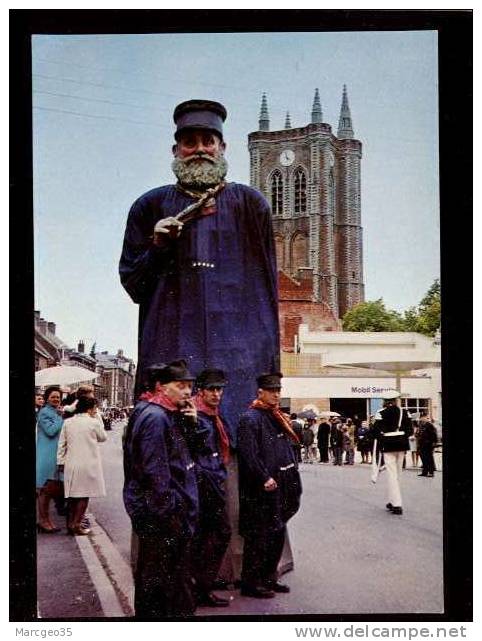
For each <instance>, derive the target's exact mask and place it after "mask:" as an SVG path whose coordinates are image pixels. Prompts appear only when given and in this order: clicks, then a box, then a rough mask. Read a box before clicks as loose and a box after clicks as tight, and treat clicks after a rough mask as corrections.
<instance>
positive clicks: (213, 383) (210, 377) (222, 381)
mask: <svg viewBox="0 0 482 641" xmlns="http://www.w3.org/2000/svg"><path fill="white" fill-rule="evenodd" d="M227 382H228V381H227V380H226V376H225V375H224V372H223V370H222V369H210V368H208V369H204V370H203V371H202V372H201V373H200V374H198V377H197V378H196V387H198V388H199V389H209V388H211V387H224V386H225V385H227Z"/></svg>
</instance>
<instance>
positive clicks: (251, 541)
mask: <svg viewBox="0 0 482 641" xmlns="http://www.w3.org/2000/svg"><path fill="white" fill-rule="evenodd" d="M282 376H283V375H282V374H281V373H280V372H275V373H271V374H262V375H260V376H258V378H257V379H256V380H257V383H258V394H257V399H256V400H255V401H253V402H252V403H251V405H250V408H249V409H248V411H247V412H245V413H244V414H243V415H242V416H241V419H240V423H239V436H238V449H239V492H240V512H239V532H240V534H241V536H242V537H243V538H244V554H243V567H242V572H241V594H242V595H243V596H250V597H254V598H271V597H273V596H275V593H277V592H285V593H286V592H289V587H288V586H286V585H283V584H282V583H279V582H278V576H277V567H278V563H279V560H280V558H281V554H282V551H283V545H284V542H285V536H286V523H287V522H288V520H289V519H290V518H291V517H292V516H293V515H294V514H296V512H297V511H298V509H299V505H300V497H301V479H300V475H299V472H298V464H297V462H296V457H295V454H294V450H293V446H292V443H297V441H298V438H297V436H296V434H295V433H294V431H293V429H292V427H291V422H290V420H289V418H288V416H287V415H285V414H283V413H282V412H281V411H280V409H279V402H280V391H281V378H282Z"/></svg>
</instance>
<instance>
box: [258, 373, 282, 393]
mask: <svg viewBox="0 0 482 641" xmlns="http://www.w3.org/2000/svg"><path fill="white" fill-rule="evenodd" d="M282 378H283V374H282V373H281V372H272V373H271V374H261V375H260V376H258V378H257V379H256V382H257V383H258V387H259V388H261V389H281V379H282Z"/></svg>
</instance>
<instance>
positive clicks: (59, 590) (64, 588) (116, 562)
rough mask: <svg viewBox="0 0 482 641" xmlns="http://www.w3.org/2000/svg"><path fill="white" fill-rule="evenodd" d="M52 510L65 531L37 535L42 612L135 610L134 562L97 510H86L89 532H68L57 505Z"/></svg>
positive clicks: (119, 613) (86, 614)
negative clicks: (125, 557) (122, 554)
mask: <svg viewBox="0 0 482 641" xmlns="http://www.w3.org/2000/svg"><path fill="white" fill-rule="evenodd" d="M51 513H52V515H54V519H53V520H54V521H55V523H56V525H57V526H58V527H62V531H61V532H59V533H58V534H38V535H37V602H38V616H39V618H41V619H49V618H65V619H68V620H71V619H76V618H81V619H84V618H99V617H100V618H102V617H114V618H117V617H126V616H132V615H133V586H132V576H131V571H130V568H129V567H128V566H127V564H126V563H125V561H124V560H123V559H122V558H121V557H120V555H119V553H118V552H117V550H116V549H115V547H114V546H113V544H112V542H111V541H110V539H109V538H108V537H107V535H106V533H105V532H104V530H103V529H102V528H101V527H100V526H99V525H98V524H97V522H96V520H95V517H94V515H92V514H88V517H89V519H90V522H91V529H92V532H91V534H89V535H88V536H68V535H67V534H66V529H65V520H64V519H62V518H61V517H58V516H57V515H55V510H54V509H53V510H52V511H51ZM119 577H120V578H119ZM121 586H122V587H121Z"/></svg>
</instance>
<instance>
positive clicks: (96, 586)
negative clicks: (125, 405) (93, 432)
mask: <svg viewBox="0 0 482 641" xmlns="http://www.w3.org/2000/svg"><path fill="white" fill-rule="evenodd" d="M121 433H122V425H120V424H119V423H117V424H114V426H113V430H112V431H111V432H109V433H108V440H107V442H106V443H104V444H102V446H101V447H102V456H103V463H104V474H105V480H106V487H107V496H106V497H105V498H102V499H92V500H91V502H90V505H89V512H90V515H91V521H92V526H93V531H92V534H91V535H89V536H88V537H69V536H65V529H64V530H63V532H62V533H60V534H55V535H41V534H40V535H38V579H37V582H38V607H39V614H40V616H41V617H42V618H66V619H73V618H77V617H79V618H84V617H93V618H97V617H102V616H108V617H115V618H121V617H126V616H132V607H133V602H132V599H133V585H132V576H131V572H130V545H131V529H130V521H129V519H128V517H127V515H126V513H125V510H124V506H123V502H122V480H123V472H122V441H121ZM407 458H408V457H407ZM357 461H358V459H357ZM438 465H439V469H440V461H439V463H438ZM300 469H301V476H302V481H303V496H302V505H301V509H300V511H299V513H298V514H297V515H296V516H295V517H294V518H293V519H292V520H291V521H290V523H289V537H290V542H291V547H292V551H293V557H294V570H293V571H290V572H288V573H286V574H285V575H284V576H283V577H282V579H281V580H282V582H284V583H287V584H288V585H289V586H290V587H291V593H290V594H281V595H277V596H276V597H275V598H274V599H268V600H263V599H253V598H248V597H241V596H240V594H239V591H237V590H232V591H223V592H220V594H222V595H223V596H228V595H229V596H230V597H232V600H231V605H230V607H229V608H222V609H221V608H199V609H198V610H197V612H196V615H199V616H219V615H222V616H223V617H224V616H226V615H236V616H240V615H249V614H252V615H261V614H271V615H276V614H280V615H287V614H293V615H296V614H300V615H301V614H318V613H319V614H324V615H330V614H351V613H358V614H368V613H370V614H376V613H400V614H401V613H417V612H420V613H440V612H442V611H443V531H442V475H441V473H440V472H437V473H436V474H435V478H433V479H430V478H420V477H418V476H417V472H419V471H420V470H416V469H414V468H411V467H410V466H409V467H407V469H406V470H405V471H404V473H403V487H402V493H403V497H404V514H403V516H395V515H392V514H391V513H388V512H387V511H386V509H385V503H386V478H385V475H386V472H382V473H381V474H380V478H379V480H378V482H377V484H376V485H374V484H373V483H372V482H371V480H370V476H371V466H369V465H362V464H360V463H359V462H357V463H356V464H355V465H354V466H342V467H337V466H333V465H331V464H327V465H321V464H319V463H314V464H307V463H305V464H301V468H300ZM56 519H57V523H58V524H59V525H63V523H62V519H61V518H60V517H56ZM59 577H60V578H61V580H60V581H59Z"/></svg>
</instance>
